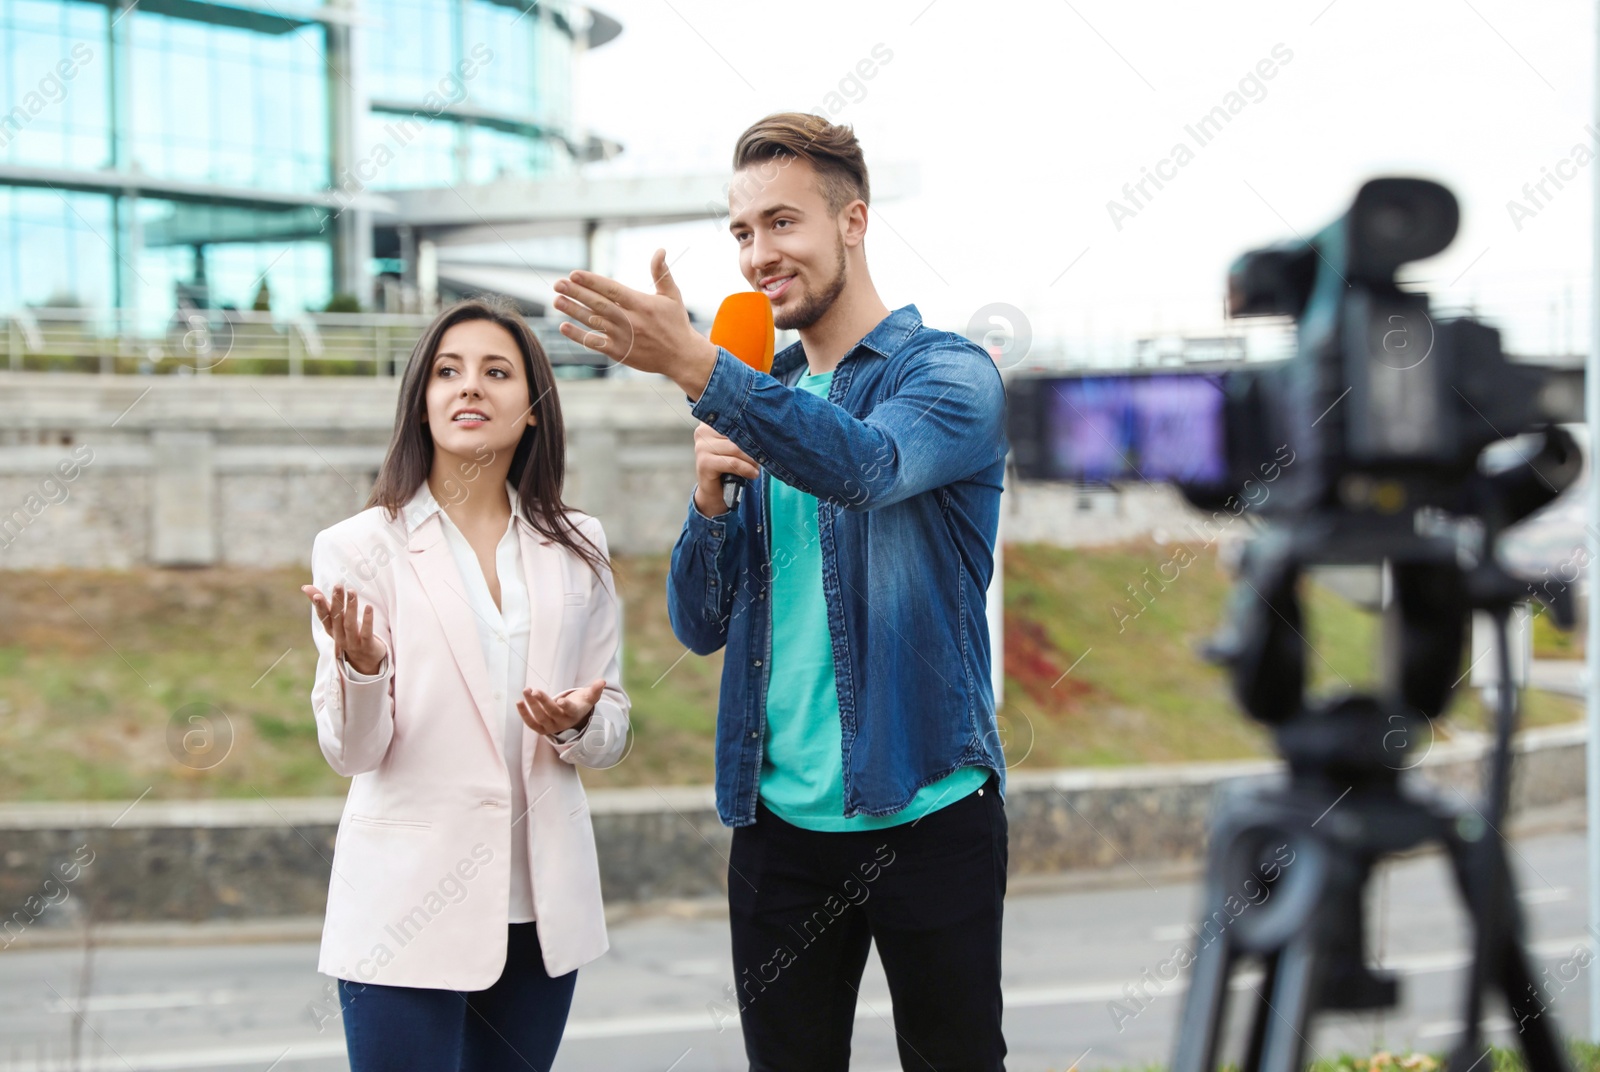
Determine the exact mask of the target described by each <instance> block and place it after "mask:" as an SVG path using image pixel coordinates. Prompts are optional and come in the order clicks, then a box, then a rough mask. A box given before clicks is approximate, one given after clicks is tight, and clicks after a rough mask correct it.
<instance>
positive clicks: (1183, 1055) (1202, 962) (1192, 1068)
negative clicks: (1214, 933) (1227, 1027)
mask: <svg viewBox="0 0 1600 1072" xmlns="http://www.w3.org/2000/svg"><path fill="white" fill-rule="evenodd" d="M1233 961H1234V953H1233V949H1232V943H1231V942H1230V941H1229V940H1228V936H1227V935H1226V934H1224V935H1222V936H1221V937H1220V938H1218V939H1217V940H1216V941H1214V942H1211V943H1208V944H1206V945H1203V946H1201V947H1200V954H1199V956H1198V957H1196V958H1195V962H1194V974H1193V975H1192V976H1191V977H1190V980H1189V994H1188V996H1187V997H1186V998H1185V999H1184V1003H1183V1023H1182V1026H1181V1027H1180V1028H1179V1030H1178V1047H1177V1052H1176V1053H1175V1054H1174V1055H1173V1058H1172V1072H1213V1070H1214V1069H1215V1068H1216V1067H1217V1044H1218V1042H1219V1041H1220V1039H1221V1035H1222V1028H1223V1021H1224V1018H1225V1017H1226V1016H1227V1012H1228V978H1229V977H1230V976H1231V975H1232V974H1233Z"/></svg>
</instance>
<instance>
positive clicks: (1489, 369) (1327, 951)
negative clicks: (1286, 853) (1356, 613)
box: [1007, 178, 1584, 1072]
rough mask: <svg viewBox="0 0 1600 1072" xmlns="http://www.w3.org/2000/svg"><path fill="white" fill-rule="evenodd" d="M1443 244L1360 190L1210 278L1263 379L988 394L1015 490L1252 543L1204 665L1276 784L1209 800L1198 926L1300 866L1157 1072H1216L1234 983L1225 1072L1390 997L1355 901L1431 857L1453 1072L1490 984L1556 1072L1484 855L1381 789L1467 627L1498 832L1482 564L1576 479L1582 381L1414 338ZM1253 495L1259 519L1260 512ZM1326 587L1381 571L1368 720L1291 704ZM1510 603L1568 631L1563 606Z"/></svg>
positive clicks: (1493, 568)
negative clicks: (1235, 534) (1267, 752)
mask: <svg viewBox="0 0 1600 1072" xmlns="http://www.w3.org/2000/svg"><path fill="white" fill-rule="evenodd" d="M1459 222H1460V211H1459V207H1458V205H1457V202H1456V199H1455V197H1454V196H1453V195H1452V194H1451V193H1450V191H1449V190H1447V189H1446V188H1445V187H1443V186H1441V185H1439V184H1437V183H1434V182H1429V181H1425V180H1420V179H1413V178H1380V179H1374V180H1372V181H1370V182H1367V183H1366V184H1365V185H1363V186H1362V187H1361V189H1360V191H1359V193H1358V194H1357V195H1356V199H1355V202H1354V204H1353V205H1352V206H1351V207H1350V209H1349V211H1347V212H1346V213H1345V214H1344V215H1343V216H1341V217H1339V218H1338V219H1337V220H1335V221H1334V222H1333V223H1331V224H1329V225H1328V226H1327V227H1325V228H1324V229H1322V230H1321V231H1320V232H1318V233H1317V234H1316V235H1315V236H1314V237H1313V238H1311V239H1310V240H1304V239H1297V240H1295V241H1292V242H1285V243H1282V244H1279V245H1275V246H1270V247H1267V248H1265V249H1259V250H1255V251H1253V252H1250V253H1246V254H1245V255H1243V256H1242V257H1240V258H1239V259H1238V260H1237V261H1235V263H1234V264H1233V266H1232V268H1231V269H1230V271H1229V274H1228V312H1229V315H1230V316H1235V317H1250V316H1286V317H1291V318H1293V320H1294V321H1295V322H1296V325H1297V335H1298V337H1297V344H1296V350H1295V353H1294V356H1292V357H1290V358H1288V359H1286V360H1282V361H1278V362H1274V363H1270V364H1268V363H1261V364H1256V365H1249V364H1246V365H1242V366H1233V367H1230V368H1227V369H1222V370H1216V369H1212V370H1205V371H1194V372H1168V371H1160V370H1157V371H1150V372H1130V373H1126V374H1121V375H1107V374H1099V373H1083V374H1078V375H1066V376H1031V377H1019V378H1017V379H1014V380H1013V381H1012V382H1011V384H1010V386H1009V387H1008V400H1007V404H1008V418H1007V420H1008V426H1009V427H1008V431H1009V436H1010V439H1011V445H1012V452H1013V457H1014V459H1015V462H1016V465H1017V470H1018V474H1019V475H1020V476H1022V477H1024V478H1033V479H1044V480H1070V481H1075V482H1119V481H1167V482H1171V483H1174V484H1176V485H1177V486H1178V488H1179V489H1180V490H1181V491H1182V493H1183V494H1184V496H1185V497H1186V498H1187V499H1188V500H1189V501H1190V502H1191V503H1193V504H1194V505H1196V506H1198V507H1201V508H1202V509H1208V510H1210V509H1216V508H1218V507H1227V508H1229V509H1230V510H1231V511H1232V512H1234V513H1236V514H1237V513H1240V512H1241V510H1242V508H1243V506H1244V504H1246V503H1248V504H1249V507H1250V508H1251V512H1253V513H1254V514H1256V515H1258V516H1259V517H1260V518H1261V519H1262V520H1263V522H1264V524H1263V525H1262V526H1261V527H1260V529H1259V531H1258V532H1257V533H1256V535H1255V536H1254V538H1253V539H1252V540H1251V541H1250V542H1249V543H1248V544H1247V546H1246V547H1245V549H1244V553H1243V556H1242V558H1241V560H1240V566H1239V583H1238V584H1237V585H1236V586H1235V588H1234V591H1233V595H1232V598H1231V602H1230V606H1229V608H1228V615H1227V621H1226V622H1225V624H1224V626H1223V628H1222V629H1221V630H1220V631H1219V633H1218V634H1217V635H1216V636H1215V637H1213V638H1212V640H1211V641H1210V642H1209V643H1208V644H1207V645H1206V646H1205V648H1204V650H1203V654H1205V655H1206V656H1207V657H1208V658H1210V659H1212V660H1213V661H1215V662H1218V663H1220V664H1223V665H1224V666H1226V667H1227V668H1228V670H1229V672H1230V674H1231V677H1232V682H1233V690H1234V694H1235V697H1236V698H1237V700H1238V702H1239V704H1240V706H1241V707H1243V708H1244V709H1245V710H1246V711H1247V712H1248V713H1249V714H1250V715H1251V716H1252V717H1254V718H1255V719H1257V720H1258V721H1260V722H1262V723H1263V724H1265V725H1267V726H1268V727H1270V728H1271V729H1272V731H1273V733H1274V737H1275V742H1276V745H1277V748H1278V750H1279V752H1280V753H1281V754H1282V755H1283V757H1284V759H1285V760H1286V761H1287V777H1286V780H1285V781H1284V783H1283V784H1282V785H1272V786H1267V787H1263V786H1260V785H1235V786H1229V787H1225V788H1224V790H1223V791H1222V792H1221V793H1220V794H1219V801H1218V806H1217V808H1216V813H1215V815H1214V817H1213V822H1212V829H1211V844H1210V849H1209V852H1210V861H1209V864H1208V871H1207V885H1206V893H1205V898H1206V904H1205V906H1204V908H1205V909H1206V910H1207V911H1209V910H1211V909H1218V910H1220V908H1221V906H1222V905H1223V904H1224V903H1225V902H1226V900H1227V898H1228V897H1230V896H1231V894H1232V891H1234V890H1236V889H1237V888H1238V887H1239V884H1240V882H1241V881H1242V880H1243V879H1244V877H1246V876H1249V875H1251V874H1253V873H1255V870H1256V865H1257V864H1258V863H1259V862H1260V856H1261V854H1262V852H1263V851H1265V849H1266V847H1267V846H1270V845H1281V844H1284V843H1286V842H1287V843H1288V844H1290V845H1291V846H1292V847H1293V848H1294V849H1295V852H1296V859H1297V860H1305V861H1309V863H1307V864H1306V865H1304V866H1301V865H1299V864H1297V868H1291V869H1285V871H1284V874H1283V876H1282V877H1280V878H1279V879H1278V880H1277V881H1276V882H1275V883H1274V884H1273V893H1272V895H1271V897H1270V898H1269V900H1268V901H1267V902H1266V903H1265V904H1264V905H1263V906H1262V907H1261V908H1260V909H1254V910H1252V912H1251V913H1247V914H1246V915H1245V916H1243V917H1241V918H1240V919H1239V921H1238V922H1237V923H1236V924H1235V925H1234V927H1232V928H1230V930H1229V932H1228V933H1227V934H1226V935H1225V936H1224V938H1223V939H1222V940H1220V941H1219V942H1217V943H1216V944H1215V945H1210V946H1207V947H1206V948H1205V949H1204V950H1203V951H1202V952H1201V954H1200V956H1199V957H1198V959H1197V960H1196V962H1195V965H1194V968H1193V978H1192V980H1191V985H1190V990H1189V995H1188V998H1187V1003H1186V1006H1185V1012H1184V1019H1183V1025H1182V1029H1181V1033H1180V1037H1179V1040H1178V1046H1177V1052H1176V1056H1175V1059H1174V1061H1173V1065H1172V1068H1173V1072H1210V1070H1212V1069H1214V1068H1215V1067H1216V1065H1217V1051H1218V1046H1219V1041H1220V1037H1221V1033H1222V1026H1223V1024H1224V1022H1225V1014H1226V1002H1227V999H1228V994H1229V991H1230V989H1237V988H1236V987H1235V986H1234V985H1233V984H1232V983H1231V982H1230V977H1231V976H1232V974H1233V972H1234V971H1235V969H1236V967H1237V964H1238V962H1239V961H1240V960H1241V959H1243V958H1252V959H1259V960H1260V961H1262V962H1263V967H1264V971H1265V976H1264V979H1263V982H1262V984H1261V986H1260V987H1259V988H1258V989H1257V992H1256V997H1257V1001H1256V1009H1255V1014H1256V1015H1255V1018H1254V1023H1253V1027H1252V1029H1251V1032H1250V1034H1249V1043H1248V1046H1249V1052H1248V1054H1247V1055H1246V1057H1245V1060H1244V1061H1243V1062H1242V1063H1241V1065H1240V1067H1241V1070H1242V1072H1257V1070H1260V1069H1270V1070H1273V1072H1290V1070H1291V1069H1298V1068H1300V1067H1302V1065H1303V1063H1304V1057H1305V1053H1304V1050H1305V1045H1306V1043H1305V1039H1306V1038H1307V1036H1308V1035H1309V1034H1310V1030H1311V1023H1310V1022H1311V1019H1312V1017H1313V1015H1314V1014H1315V1013H1316V1012H1317V1010H1319V1009H1372V1008H1383V1007H1388V1006H1392V1005H1394V1004H1395V1003H1396V1002H1397V1001H1398V989H1397V983H1396V981H1395V979H1394V978H1393V977H1392V976H1390V975H1386V974H1384V973H1382V972H1379V971H1376V970H1374V969H1373V968H1371V967H1369V966H1368V965H1367V963H1366V958H1365V907H1364V900H1363V890H1364V888H1365V886H1366V883H1367V880H1368V878H1369V877H1370V872H1371V868H1372V866H1373V864H1374V863H1375V862H1376V861H1377V860H1379V859H1381V858H1383V857H1384V856H1387V855H1390V854H1393V853H1397V852H1402V851H1406V850H1409V849H1411V848H1414V847H1416V846H1417V845H1419V844H1421V843H1424V842H1429V841H1434V842H1438V843H1441V844H1442V845H1443V846H1444V848H1445V849H1446V850H1447V851H1448V852H1449V854H1450V856H1451V860H1452V863H1453V864H1454V868H1455V873H1456V876H1457V879H1458V884H1459V886H1460V889H1461V893H1462V897H1463V900H1464V902H1465V904H1466V906H1467V908H1468V911H1469V913H1470V915H1471V917H1472V920H1473V923H1474V927H1475V940H1476V956H1475V958H1474V961H1473V965H1472V969H1471V971H1472V977H1471V983H1470V986H1469V987H1468V992H1467V1005H1468V1007H1467V1009H1466V1015H1465V1016H1464V1018H1463V1020H1464V1023H1465V1025H1466V1028H1465V1032H1464V1037H1463V1039H1462V1040H1461V1042H1460V1043H1459V1045H1458V1047H1457V1049H1456V1050H1455V1052H1454V1054H1453V1055H1452V1058H1451V1065H1452V1067H1457V1064H1456V1062H1457V1061H1458V1060H1459V1062H1460V1063H1459V1067H1460V1068H1462V1069H1465V1068H1467V1067H1468V1066H1469V1065H1471V1064H1472V1063H1473V1061H1474V1060H1476V1059H1478V1058H1479V1057H1480V1053H1479V1052H1478V1051H1479V1050H1480V1047H1479V1045H1478V1040H1479V1036H1480V1031H1481V1026H1480V1021H1481V1012H1482V1008H1481V1001H1482V995H1483V993H1484V991H1485V989H1486V988H1488V987H1490V986H1493V987H1494V988H1495V989H1497V990H1499V991H1500V993H1501V995H1502V996H1503V997H1504V998H1505V999H1506V1001H1507V1002H1508V1004H1509V1005H1510V1008H1511V1012H1512V1018H1513V1020H1514V1021H1515V1022H1517V1023H1518V1024H1524V1023H1529V1022H1530V1021H1531V1026H1530V1027H1529V1029H1528V1030H1527V1031H1526V1032H1525V1033H1524V1034H1523V1036H1522V1045H1523V1048H1524V1051H1525V1053H1526V1055H1527V1058H1528V1062H1529V1066H1530V1067H1531V1068H1533V1069H1536V1070H1539V1072H1545V1070H1557V1069H1564V1068H1565V1067H1566V1058H1565V1055H1564V1052H1563V1051H1562V1049H1561V1047H1560V1045H1559V1044H1558V1042H1557V1036H1556V1034H1555V1029H1554V1025H1553V1024H1552V1022H1551V1018H1550V1017H1549V1016H1548V1015H1544V1016H1542V1017H1541V1014H1542V1013H1543V1008H1542V1006H1537V998H1536V997H1534V996H1533V995H1534V994H1535V990H1534V988H1533V986H1532V982H1533V969H1532V965H1531V962H1530V960H1529V958H1528V955H1527V952H1526V949H1525V948H1524V945H1523V942H1522V937H1521V932H1522V925H1521V919H1520V914H1519V909H1518V906H1517V903H1516V899H1515V897H1514V896H1513V895H1512V890H1511V878H1510V872H1509V868H1508V866H1507V864H1506V860H1505V853H1504V847H1503V844H1502V841H1501V839H1500V837H1499V836H1498V833H1497V834H1496V835H1495V836H1493V837H1490V836H1486V835H1485V833H1484V830H1483V824H1482V823H1474V822H1470V821H1468V820H1469V819H1470V818H1472V817H1471V816H1464V815H1463V814H1462V813H1461V812H1460V810H1459V809H1456V808H1454V807H1452V806H1451V805H1449V804H1448V803H1446V802H1444V801H1443V800H1442V799H1440V798H1439V797H1438V796H1437V795H1436V794H1430V793H1429V792H1427V791H1426V790H1424V789H1422V788H1419V787H1418V786H1417V785H1415V784H1414V783H1412V782H1410V781H1407V782H1406V783H1404V784H1402V780H1401V777H1400V775H1401V772H1403V771H1406V770H1409V769H1410V768H1411V767H1413V766H1415V765H1416V762H1415V761H1413V760H1411V759H1409V758H1408V757H1409V756H1410V753H1411V752H1412V750H1413V749H1414V746H1415V742H1418V741H1422V740H1431V734H1427V733H1426V732H1425V729H1426V725H1425V724H1426V723H1427V722H1429V721H1430V720H1431V719H1433V718H1434V717H1436V716H1437V715H1439V714H1440V713H1441V712H1442V711H1443V710H1444V708H1445V706H1446V705H1447V704H1448V702H1449V699H1450V696H1451V693H1452V691H1453V689H1454V686H1455V683H1456V682H1458V681H1459V679H1460V678H1461V677H1462V676H1464V675H1462V674H1460V672H1459V671H1460V667H1461V664H1462V662H1463V657H1462V656H1463V649H1464V645H1465V638H1466V626H1467V623H1468V621H1469V620H1470V615H1471V613H1472V611H1473V610H1480V609H1481V610H1485V611H1488V612H1489V613H1490V615H1491V617H1492V618H1493V620H1494V622H1495V624H1496V627H1497V638H1496V648H1497V651H1498V655H1499V663H1498V665H1499V668H1500V673H1501V679H1502V680H1501V685H1500V688H1499V690H1498V692H1497V696H1498V697H1499V699H1498V704H1499V711H1498V722H1497V733H1496V737H1495V747H1494V750H1493V752H1492V754H1491V755H1490V758H1489V764H1488V766H1489V770H1488V777H1487V779H1486V785H1487V789H1486V793H1485V797H1486V800H1485V805H1484V807H1483V808H1482V810H1481V812H1478V813H1477V818H1478V819H1481V820H1483V821H1484V822H1486V824H1487V827H1488V829H1490V830H1495V831H1498V829H1499V825H1500V823H1501V822H1502V821H1503V816H1504V813H1505V809H1506V802H1507V798H1508V795H1509V782H1510V762H1511V759H1510V742H1511V734H1512V730H1513V728H1514V725H1515V720H1516V696H1515V690H1514V689H1513V688H1511V687H1510V681H1509V676H1508V675H1509V669H1508V667H1509V658H1508V654H1509V643H1508V638H1507V627H1506V621H1507V617H1508V615H1509V612H1510V609H1511V607H1512V606H1513V604H1514V603H1516V602H1517V601H1519V600H1521V599H1525V598H1527V596H1528V594H1529V592H1530V589H1531V586H1530V585H1528V584H1527V583H1526V582H1525V581H1520V580H1518V579H1517V578H1515V577H1512V576H1511V575H1510V574H1509V573H1507V572H1506V571H1505V569H1504V568H1503V567H1502V566H1501V564H1500V563H1499V561H1498V560H1497V558H1496V555H1495V543H1496V540H1497V539H1498V537H1499V535H1500V534H1501V533H1502V532H1503V531H1504V530H1505V529H1506V528H1507V527H1509V526H1510V525H1513V524H1515V523H1516V522H1517V521H1520V520H1521V519H1523V518H1525V517H1527V516H1528V515H1529V514H1530V513H1532V512H1533V511H1534V510H1537V509H1538V508H1539V507H1541V506H1543V505H1545V504H1546V503H1548V502H1550V501H1551V500H1552V499H1554V498H1555V497H1556V496H1557V495H1558V494H1559V493H1560V492H1561V491H1562V490H1563V489H1565V488H1566V487H1567V486H1569V485H1570V484H1571V483H1572V482H1573V481H1574V480H1575V479H1576V478H1577V475H1578V473H1579V471H1580V469H1581V457H1580V454H1579V451H1578V448H1577V444H1576V443H1575V441H1574V440H1573V438H1572V436H1571V435H1570V433H1568V432H1567V431H1566V430H1565V429H1563V428H1562V427H1561V424H1562V423H1563V422H1572V421H1579V420H1582V419H1583V416H1584V415H1583V380H1582V374H1581V372H1577V371H1568V370H1560V369H1553V368H1544V367H1538V366H1534V365H1530V364H1525V363H1518V362H1514V361H1511V360H1509V359H1508V358H1507V356H1506V354H1505V353H1504V351H1503V350H1502V348H1501V345H1500V335H1499V332H1498V331H1496V330H1495V329H1494V328H1492V327H1489V326H1488V325H1486V324H1484V323H1481V322H1480V321H1478V320H1475V319H1471V318H1457V319H1449V320H1440V321H1436V320H1434V319H1433V317H1432V316H1431V315H1430V313H1429V302H1428V298H1427V296H1426V295H1425V294H1422V293H1418V292H1416V291H1412V290H1407V289H1404V288H1402V286H1401V285H1400V283H1399V282H1398V280H1397V273H1398V272H1399V270H1400V269H1401V268H1402V267H1403V266H1404V265H1406V264H1408V263H1410V262H1413V261H1417V260H1421V259H1424V258H1427V257H1431V256H1433V255H1435V254H1437V253H1439V252H1441V251H1442V250H1444V249H1445V248H1446V247H1447V246H1448V245H1449V244H1450V242H1451V241H1452V240H1453V239H1454V237H1455V235H1456V230H1457V227H1458V225H1459ZM1264 482H1271V483H1272V485H1273V487H1272V493H1271V495H1270V496H1269V495H1265V494H1258V493H1259V492H1260V489H1261V487H1262V485H1263V483H1264ZM1253 485H1254V486H1255V490H1254V491H1253V490H1252V486H1253ZM1351 564H1369V565H1373V566H1377V567H1378V568H1380V569H1382V570H1384V571H1385V575H1386V584H1385V586H1384V588H1385V591H1386V592H1387V593H1388V595H1387V597H1386V599H1385V604H1384V608H1383V612H1382V613H1383V634H1382V651H1381V657H1382V658H1381V674H1380V680H1379V683H1378V686H1377V688H1376V690H1375V691H1373V692H1372V693H1370V694H1368V693H1361V692H1356V691H1350V692H1346V693H1343V694H1341V695H1337V696H1334V697H1323V698H1316V697H1312V698H1308V697H1307V696H1306V695H1305V683H1306V651H1307V648H1308V647H1309V645H1308V642H1307V640H1306V637H1305V635H1304V630H1303V626H1302V619H1301V611H1300V599H1299V580H1300V578H1301V576H1302V574H1303V572H1304V570H1306V569H1307V568H1309V567H1313V566H1320V565H1351ZM1534 594H1535V595H1537V596H1538V597H1539V598H1547V599H1549V600H1550V601H1551V605H1552V609H1553V610H1554V611H1555V614H1554V617H1555V619H1556V622H1557V624H1558V625H1562V626H1564V627H1570V625H1571V624H1572V622H1573V618H1574V615H1573V609H1572V600H1571V597H1570V594H1569V593H1568V592H1567V590H1566V589H1561V590H1560V591H1559V592H1555V593H1551V592H1548V591H1546V590H1541V591H1538V592H1535V593H1534ZM1419 731H1422V732H1419ZM1335 808H1337V809H1338V813H1337V817H1336V818H1334V819H1332V820H1330V821H1324V820H1325V819H1327V818H1328V816H1329V815H1330V813H1332V812H1333V810H1334V809H1335Z"/></svg>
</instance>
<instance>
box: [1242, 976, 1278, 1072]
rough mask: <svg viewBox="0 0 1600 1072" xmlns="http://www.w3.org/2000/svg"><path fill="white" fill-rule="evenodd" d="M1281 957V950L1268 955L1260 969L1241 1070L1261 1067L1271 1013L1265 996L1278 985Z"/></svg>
mask: <svg viewBox="0 0 1600 1072" xmlns="http://www.w3.org/2000/svg"><path fill="white" fill-rule="evenodd" d="M1282 955H1283V953H1282V951H1281V950H1279V951H1277V952H1274V953H1271V954H1269V955H1268V956H1267V958H1266V964H1265V965H1263V967H1262V974H1261V989H1260V990H1259V991H1257V993H1256V999H1257V1000H1256V1014H1255V1016H1253V1017H1252V1018H1251V1020H1250V1044H1249V1046H1248V1048H1246V1050H1245V1054H1244V1064H1243V1065H1241V1066H1240V1067H1241V1068H1248V1069H1256V1068H1260V1067H1261V1051H1262V1049H1263V1048H1264V1047H1265V1046H1266V1044H1267V1026H1268V1025H1269V1024H1270V1023H1271V1021H1270V1020H1269V1019H1268V1018H1269V1017H1270V1016H1271V1013H1272V1010H1271V1009H1270V1008H1268V1007H1267V1005H1266V996H1265V995H1267V994H1270V993H1272V991H1273V988H1275V987H1276V986H1277V985H1278V958H1279V957H1281V956H1282Z"/></svg>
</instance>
